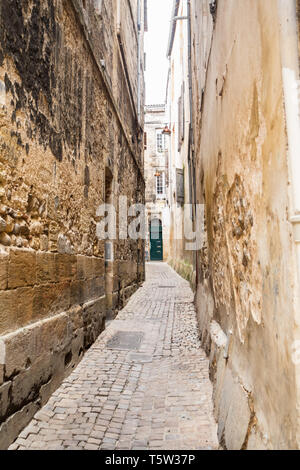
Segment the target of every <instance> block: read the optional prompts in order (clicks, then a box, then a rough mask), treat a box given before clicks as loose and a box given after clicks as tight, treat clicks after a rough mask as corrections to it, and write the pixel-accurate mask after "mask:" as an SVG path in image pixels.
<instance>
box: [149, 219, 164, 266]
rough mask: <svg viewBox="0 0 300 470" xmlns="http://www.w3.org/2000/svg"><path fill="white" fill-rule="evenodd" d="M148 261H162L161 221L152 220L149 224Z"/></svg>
mask: <svg viewBox="0 0 300 470" xmlns="http://www.w3.org/2000/svg"><path fill="white" fill-rule="evenodd" d="M149 230H150V259H151V261H163V259H164V250H163V228H162V223H161V220H159V219H153V220H152V221H151V222H150V227H149Z"/></svg>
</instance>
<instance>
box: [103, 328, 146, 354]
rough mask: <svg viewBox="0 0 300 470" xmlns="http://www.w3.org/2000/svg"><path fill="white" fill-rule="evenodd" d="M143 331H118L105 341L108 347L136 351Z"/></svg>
mask: <svg viewBox="0 0 300 470" xmlns="http://www.w3.org/2000/svg"><path fill="white" fill-rule="evenodd" d="M143 337H144V333H140V332H136V331H118V333H116V334H115V335H114V336H113V337H112V338H111V339H110V340H109V341H108V343H107V348H108V349H117V350H119V351H138V349H139V348H140V346H141V342H142V339H143Z"/></svg>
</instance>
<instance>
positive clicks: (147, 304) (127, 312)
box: [10, 263, 218, 450]
mask: <svg viewBox="0 0 300 470" xmlns="http://www.w3.org/2000/svg"><path fill="white" fill-rule="evenodd" d="M10 449H14V450H16V449H18V450H39V449H43V450H47V449H48V450H54V449H55V450H58V449H61V450H62V449H69V450H71V449H72V450H76V449H78V450H84V449H85V450H98V449H101V450H113V449H119V450H141V449H152V450H158V449H166V450H168V449H174V450H176V449H177V450H182V449H189V450H195V449H196V450H199V449H200V450H201V449H206V450H208V449H211V450H212V449H218V439H217V426H216V423H215V421H214V418H213V404H212V386H211V383H210V381H209V377H208V360H207V358H206V355H205V353H204V352H203V351H202V349H201V345H200V341H199V334H198V330H197V322H196V314H195V308H194V306H193V293H192V291H191V289H190V287H189V284H188V283H187V282H186V281H184V280H183V279H182V278H181V277H180V276H179V275H178V274H176V273H175V271H173V270H172V269H171V268H170V267H169V266H168V265H167V264H164V263H149V264H148V265H147V280H146V283H145V284H144V285H143V287H142V288H140V289H139V290H138V291H137V292H136V294H135V295H134V296H133V297H132V298H131V300H130V301H129V303H128V304H127V306H126V307H125V308H124V309H123V310H122V311H121V312H120V313H119V315H118V317H117V319H116V320H114V321H112V322H111V323H110V324H109V326H108V328H107V329H106V331H105V333H104V334H102V335H101V336H100V337H99V338H98V340H97V341H96V343H95V344H94V345H93V346H92V347H91V349H90V350H89V351H88V352H87V353H86V355H85V357H84V359H83V360H82V362H81V363H80V365H79V366H78V367H77V369H76V370H75V371H74V372H73V373H72V374H71V375H70V376H69V377H68V378H67V379H66V380H65V381H64V382H63V384H62V385H61V387H60V388H59V389H58V390H57V391H56V392H55V393H54V395H53V396H52V398H51V399H50V400H49V402H48V404H47V405H46V406H45V407H44V408H43V409H41V410H40V411H39V412H38V413H37V414H36V416H35V417H34V419H33V420H32V422H31V423H30V424H29V426H28V427H27V428H26V429H25V430H24V431H23V432H22V433H21V434H20V436H19V438H18V439H17V440H16V442H15V443H14V444H13V445H12V446H11V447H10Z"/></svg>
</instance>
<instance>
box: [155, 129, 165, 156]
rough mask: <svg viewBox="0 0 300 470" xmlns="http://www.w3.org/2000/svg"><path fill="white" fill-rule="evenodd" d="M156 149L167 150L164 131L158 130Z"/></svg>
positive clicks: (158, 150)
mask: <svg viewBox="0 0 300 470" xmlns="http://www.w3.org/2000/svg"><path fill="white" fill-rule="evenodd" d="M156 151H157V153H163V152H164V151H165V139H164V135H163V133H162V131H157V132H156Z"/></svg>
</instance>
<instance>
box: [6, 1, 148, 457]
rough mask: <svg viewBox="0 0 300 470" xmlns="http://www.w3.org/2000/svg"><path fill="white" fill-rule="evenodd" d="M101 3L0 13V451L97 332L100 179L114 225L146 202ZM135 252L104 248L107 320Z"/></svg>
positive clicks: (136, 269) (102, 306)
mask: <svg viewBox="0 0 300 470" xmlns="http://www.w3.org/2000/svg"><path fill="white" fill-rule="evenodd" d="M102 3H103V9H102V13H101V15H100V16H99V15H98V13H97V12H96V11H95V9H93V8H94V7H95V2H93V1H90V2H89V1H87V2H75V1H74V2H73V1H71V0H63V1H60V0H54V1H52V0H45V1H44V0H43V1H41V0H28V1H25V2H24V1H23V0H3V1H1V3H0V448H7V446H8V445H9V444H10V443H11V442H12V441H13V440H14V438H15V437H16V436H17V434H18V433H19V431H20V430H21V429H22V428H23V427H24V426H25V425H26V424H27V423H28V422H29V421H30V419H31V418H32V416H33V415H34V413H35V412H36V411H37V409H38V408H39V407H41V406H42V405H43V404H45V402H46V401H47V399H48V398H49V396H50V394H51V393H52V392H53V391H54V390H55V389H56V388H57V386H58V385H59V384H60V382H61V380H62V379H63V378H64V377H65V376H66V375H68V374H69V373H70V372H71V371H72V370H73V368H74V367H75V366H76V364H77V363H78V361H80V359H81V358H82V355H83V354H84V352H85V351H86V349H88V348H89V347H90V346H91V345H92V343H93V342H94V341H95V339H96V338H97V336H98V335H99V334H100V333H101V331H102V330H103V328H104V326H105V317H106V311H107V292H106V283H105V272H106V267H105V259H104V258H105V253H104V241H103V240H99V239H98V237H97V234H96V228H97V223H98V222H99V219H98V218H97V208H98V207H99V205H101V204H103V203H104V202H105V194H106V188H105V171H106V170H105V169H106V168H109V171H110V172H111V174H112V178H113V183H112V192H113V203H116V204H115V205H116V208H117V223H119V213H118V196H119V195H126V196H127V197H128V204H132V203H135V202H143V201H144V181H143V171H142V168H141V166H140V162H141V161H142V157H141V153H142V151H143V147H142V139H140V138H139V135H140V134H141V135H142V130H140V129H139V125H138V124H137V122H136V119H135V113H134V110H133V109H132V108H131V107H130V106H128V103H129V101H130V98H129V91H128V84H127V83H126V77H125V75H124V70H123V68H122V67H123V66H121V65H120V67H119V68H115V67H114V65H113V64H116V63H120V51H119V49H118V41H117V37H116V23H117V22H116V2H115V1H112V2H111V1H106V0H104V2H102ZM84 7H85V8H84ZM128 8H129V4H128ZM92 25H93V28H92V27H91V26H92ZM107 31H110V35H111V42H110V43H108V42H107V37H108V33H107ZM125 32H126V29H125ZM93 34H94V35H95V37H97V38H98V39H99V44H101V45H103V44H106V49H105V50H103V53H101V54H102V55H100V56H99V51H98V50H97V49H95V48H96V45H97V43H96V41H95V42H93V40H92V38H93ZM128 34H129V35H130V34H131V31H129V32H128ZM136 47H137V46H136V44H135V43H133V44H132V50H136ZM133 55H134V54H133ZM99 57H101V59H104V60H105V61H106V63H107V64H109V63H110V61H111V64H112V65H111V67H109V66H107V68H106V69H105V70H104V69H103V68H101V63H99V60H100V58H99ZM136 57H137V54H136ZM111 71H113V72H111ZM115 71H117V72H115ZM110 72H111V73H110ZM118 74H119V75H118ZM117 83H118V84H119V86H117V85H116V84H117ZM125 122H126V124H124V123H125ZM143 253H144V247H143V242H142V241H138V242H137V241H133V240H118V238H117V240H115V241H113V254H114V268H113V292H112V295H113V298H114V309H115V310H117V309H118V308H120V307H122V305H124V303H125V302H126V300H127V299H128V297H129V296H130V295H131V294H132V293H133V292H134V291H135V290H136V289H137V288H138V287H139V285H140V283H141V282H143V280H144V256H143Z"/></svg>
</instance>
